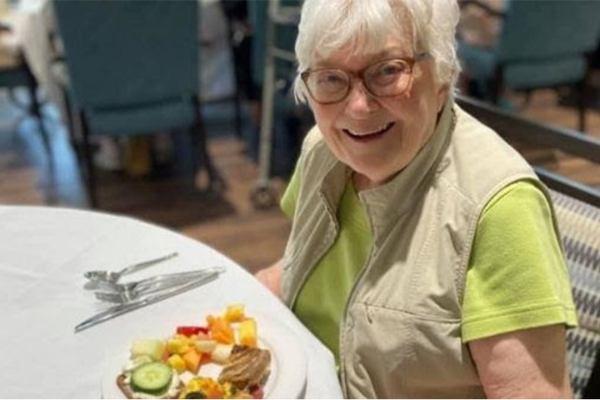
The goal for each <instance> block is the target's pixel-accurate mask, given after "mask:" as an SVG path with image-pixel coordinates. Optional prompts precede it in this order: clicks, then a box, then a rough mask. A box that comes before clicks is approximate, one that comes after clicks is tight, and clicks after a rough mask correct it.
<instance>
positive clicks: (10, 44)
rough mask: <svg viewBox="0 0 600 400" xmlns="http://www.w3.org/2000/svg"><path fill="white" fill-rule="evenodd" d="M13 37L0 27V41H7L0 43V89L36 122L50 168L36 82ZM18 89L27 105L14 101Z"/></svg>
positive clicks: (10, 30)
mask: <svg viewBox="0 0 600 400" xmlns="http://www.w3.org/2000/svg"><path fill="white" fill-rule="evenodd" d="M13 36H14V31H13V30H12V28H11V27H8V26H2V25H0V39H7V40H1V41H0V88H3V89H8V91H9V92H8V93H9V95H10V97H11V99H12V100H13V102H14V103H15V104H16V105H17V106H19V107H21V108H24V109H25V110H26V111H27V113H28V114H29V115H31V116H32V117H33V118H34V119H35V120H36V121H37V123H38V127H39V133H40V137H41V139H42V143H43V146H44V151H45V153H46V156H47V158H48V164H49V165H50V167H51V168H52V166H53V158H52V147H51V145H50V138H49V136H48V132H47V131H46V128H45V127H44V121H43V115H42V111H41V104H40V101H39V99H38V96H37V89H38V85H37V81H36V79H35V77H34V76H33V74H32V72H31V69H30V68H29V64H28V63H27V60H26V59H25V57H24V55H23V53H22V52H21V51H20V49H19V48H18V47H17V45H16V42H15V41H13V40H12V37H13ZM18 88H24V89H26V90H27V93H28V95H29V104H21V103H20V102H19V101H18V100H17V99H16V96H15V90H16V89H18Z"/></svg>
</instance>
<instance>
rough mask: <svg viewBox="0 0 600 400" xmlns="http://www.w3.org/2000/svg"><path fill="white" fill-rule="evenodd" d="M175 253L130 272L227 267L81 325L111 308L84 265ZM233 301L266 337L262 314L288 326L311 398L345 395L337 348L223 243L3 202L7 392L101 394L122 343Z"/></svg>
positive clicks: (0, 241)
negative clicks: (92, 286) (222, 248)
mask: <svg viewBox="0 0 600 400" xmlns="http://www.w3.org/2000/svg"><path fill="white" fill-rule="evenodd" d="M240 240H242V239H240ZM257 251H260V249H259V248H257ZM173 252H177V253H178V256H177V257H175V258H173V259H171V260H168V261H165V262H162V263H160V264H157V265H154V266H152V267H150V268H146V269H144V270H142V271H138V272H135V273H133V274H130V275H128V276H126V277H123V278H122V279H123V280H124V281H126V280H128V279H130V280H134V279H135V280H138V279H143V278H146V277H150V276H154V275H157V274H164V273H171V272H184V271H192V270H198V269H202V268H210V267H214V266H222V267H224V272H223V273H221V274H220V276H219V278H218V279H216V280H214V281H211V282H210V283H207V284H205V285H203V286H200V287H196V288H194V289H192V290H189V291H186V292H184V293H181V294H178V295H176V296H173V297H170V298H168V299H165V300H162V301H160V302H157V303H154V304H151V305H148V306H146V307H143V308H140V309H137V310H135V311H132V312H129V313H126V314H123V315H120V316H118V317H116V318H114V319H110V320H108V321H106V322H103V323H101V324H98V325H95V326H92V327H90V328H88V329H86V330H83V331H80V332H78V333H76V332H75V329H74V328H75V326H76V325H78V324H79V323H81V322H82V321H84V320H86V319H87V318H89V317H90V316H92V315H94V314H96V313H98V312H101V311H102V310H104V309H106V308H108V307H110V305H108V304H106V303H103V302H101V301H99V300H98V299H96V297H95V296H94V293H93V292H92V291H90V290H88V289H86V278H85V277H84V273H85V272H86V271H89V270H113V271H117V270H120V269H122V268H124V267H126V266H128V265H131V264H135V263H137V262H140V261H144V260H150V259H153V258H157V257H160V256H163V255H165V254H169V253H173ZM126 278H127V279H126ZM88 285H89V284H88ZM230 304H244V305H245V309H246V312H247V313H248V315H256V316H257V322H258V325H259V337H260V327H261V318H263V319H269V320H271V322H275V323H276V324H277V325H279V326H280V327H284V328H285V329H284V330H282V331H281V332H287V334H289V337H287V338H286V339H285V340H287V343H289V346H295V350H296V352H295V353H294V352H292V354H299V353H298V351H300V352H301V353H302V354H304V356H305V360H304V362H305V368H304V370H303V373H305V374H306V384H305V388H304V391H303V393H302V395H303V396H304V397H305V398H341V397H342V391H341V389H340V385H339V381H338V377H337V372H336V368H335V361H334V358H333V356H332V354H331V352H330V351H329V350H328V349H327V348H326V347H325V346H324V345H323V344H322V343H321V342H320V341H319V340H318V339H316V338H315V336H313V335H312V333H310V332H309V331H308V330H307V329H306V328H305V327H304V326H303V325H302V323H301V322H300V321H299V320H298V319H297V318H296V317H295V316H294V314H293V313H292V312H291V311H290V310H289V309H288V308H287V307H286V306H285V305H284V304H283V303H282V302H281V301H280V300H279V299H278V298H277V297H275V296H274V295H273V294H272V293H271V292H270V291H268V290H267V289H266V288H265V287H264V286H262V284H261V283H260V282H258V281H257V280H256V279H255V278H254V277H253V276H252V275H251V274H250V273H248V272H247V271H246V270H245V269H244V268H242V267H241V266H239V265H237V264H236V263H235V262H233V261H232V260H230V259H229V258H227V257H226V256H225V255H223V254H221V253H219V252H218V251H216V250H214V249H212V248H210V247H209V246H207V245H205V244H203V243H200V242H198V241H196V240H193V239H191V238H188V237H185V236H183V235H181V234H178V233H176V232H174V231H171V230H168V229H165V228H162V227H159V226H156V225H152V224H149V223H146V222H143V221H140V220H136V219H133V218H129V217H123V216H116V215H111V214H107V213H100V212H91V211H81V210H72V209H62V208H50V207H26V206H0V305H1V307H0V321H1V322H0V324H1V326H2V327H1V328H0V349H1V350H0V397H2V398H99V397H101V396H102V395H103V393H102V390H101V385H102V380H103V376H104V375H105V374H106V371H107V370H108V369H109V367H110V366H111V364H112V363H114V360H115V358H116V357H118V356H120V354H119V353H120V352H121V351H122V349H123V345H124V343H131V341H132V340H134V339H137V338H148V337H152V335H154V334H155V332H157V327H159V326H162V327H173V329H174V327H175V326H177V325H182V324H183V325H193V324H194V323H197V324H201V323H203V322H204V321H205V317H206V313H207V312H214V313H218V312H222V311H223V310H224V309H225V308H226V306H227V305H230ZM276 356H277V357H285V354H278V355H276ZM288 362H294V360H288Z"/></svg>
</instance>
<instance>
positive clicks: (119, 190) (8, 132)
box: [0, 91, 600, 271]
mask: <svg viewBox="0 0 600 400" xmlns="http://www.w3.org/2000/svg"><path fill="white" fill-rule="evenodd" d="M556 104H557V99H556V96H555V94H554V93H553V92H541V93H538V94H534V96H533V98H532V100H531V104H530V105H529V106H528V107H527V108H526V109H525V110H524V111H523V114H524V115H526V116H529V117H531V118H534V119H537V120H542V121H545V122H549V123H553V124H556V125H559V126H564V127H568V128H575V127H576V123H577V118H576V113H575V112H574V111H573V110H570V109H567V108H561V107H557V106H556ZM45 113H46V118H45V126H46V128H47V130H48V132H49V134H50V138H51V144H52V150H53V153H54V160H55V168H56V173H55V174H54V179H53V182H52V180H51V179H49V178H48V176H49V173H48V168H47V165H48V164H47V158H46V157H45V153H44V151H43V147H42V145H41V141H40V138H39V130H38V126H37V124H36V121H35V120H33V119H31V118H24V117H23V112H22V111H21V110H20V109H18V108H16V107H15V106H13V105H12V104H11V103H10V102H8V99H7V95H6V93H5V92H1V91H0V204H20V205H48V203H49V202H50V203H52V204H51V206H59V207H75V208H86V200H85V195H84V191H83V187H82V184H81V180H80V177H79V173H78V169H77V164H76V161H75V159H74V156H73V154H72V151H71V148H70V146H69V144H68V140H67V134H66V131H65V129H64V127H63V126H62V124H61V123H60V122H59V118H58V116H57V115H56V112H55V111H54V110H53V109H51V108H46V109H45ZM588 124H589V129H588V134H590V135H593V136H595V137H598V138H599V139H600V114H599V113H598V112H597V111H592V112H589V113H588ZM209 129H212V128H211V127H210V126H209ZM217 130H218V131H219V132H218V134H216V135H215V134H213V135H212V137H211V138H210V152H211V153H212V154H213V157H214V160H215V163H216V165H217V168H218V169H219V170H220V171H221V173H222V174H223V176H224V178H225V180H226V181H227V184H228V190H227V191H226V192H225V193H224V194H223V195H221V196H215V195H208V194H206V193H201V192H198V191H196V190H194V188H193V185H192V178H191V174H190V168H189V167H188V166H187V164H189V163H187V164H186V163H185V162H177V163H175V166H174V167H173V168H172V169H171V170H169V171H166V172H164V173H162V174H158V175H155V176H152V177H149V178H132V177H129V176H125V175H124V174H122V173H108V172H103V173H101V174H100V177H99V192H100V196H99V197H100V203H101V208H102V209H103V210H104V211H108V212H111V213H117V214H123V215H129V216H133V217H136V218H140V219H144V220H147V221H151V222H155V223H158V224H161V225H164V226H167V227H169V228H171V229H173V230H176V231H179V232H181V233H182V234H184V235H187V236H190V237H192V238H195V239H198V240H200V241H202V242H204V243H207V244H208V245H210V246H212V247H214V248H215V249H217V250H219V251H221V252H223V253H225V254H227V255H228V256H229V257H231V258H232V259H233V260H235V261H237V262H238V263H240V264H241V265H243V266H244V267H246V268H247V269H248V270H250V271H256V270H258V269H260V268H262V267H265V266H267V265H269V264H270V263H272V262H274V261H276V260H277V259H278V258H279V257H281V255H282V252H283V249H284V246H285V241H286V237H287V234H288V233H289V229H290V224H289V222H288V221H287V219H286V218H285V217H284V215H283V214H282V212H281V211H279V209H278V208H273V209H271V210H267V211H261V210H255V209H254V208H253V206H252V204H251V202H250V200H249V199H250V197H249V196H250V193H251V191H252V189H253V188H254V187H255V184H256V181H257V176H258V168H257V166H256V164H255V163H254V162H253V161H252V160H251V159H250V158H248V157H247V156H246V152H245V151H244V150H245V146H244V144H243V143H242V142H240V141H239V140H238V139H236V138H235V136H234V135H233V134H231V133H230V132H231V130H232V129H231V128H228V127H222V126H221V127H220V128H218V129H217ZM211 132H213V133H214V132H215V130H213V131H211ZM178 148H182V149H183V150H185V144H184V145H183V146H179V147H178ZM525 151H526V154H525V155H526V158H528V159H530V160H534V161H536V162H542V163H545V166H546V167H548V168H550V169H552V170H555V171H558V172H560V173H563V174H565V175H567V176H570V177H573V178H575V179H577V180H579V181H581V182H584V183H587V184H590V185H592V186H594V187H597V188H599V189H600V167H598V166H594V165H591V164H589V163H586V162H584V161H581V160H577V159H573V158H570V157H567V156H565V155H563V154H560V153H558V152H552V153H550V154H549V153H548V152H547V151H545V152H539V151H537V150H536V149H531V148H529V149H526V150H525ZM176 156H177V158H178V159H180V160H182V159H185V158H186V157H187V156H188V155H187V153H185V151H183V152H181V151H180V152H179V153H178V152H176ZM284 186H285V182H284V181H283V180H282V179H275V180H274V181H273V188H274V190H275V192H276V193H277V194H278V195H279V194H281V193H282V191H283V188H284ZM48 193H51V195H50V198H48V197H49V196H48Z"/></svg>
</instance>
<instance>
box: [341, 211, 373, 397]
mask: <svg viewBox="0 0 600 400" xmlns="http://www.w3.org/2000/svg"><path fill="white" fill-rule="evenodd" d="M367 215H368V216H369V225H370V228H371V232H373V244H372V245H371V250H370V251H369V256H368V257H367V261H366V262H365V267H364V268H361V271H360V272H359V274H358V277H357V278H356V280H355V281H354V284H353V285H352V289H351V290H350V295H349V296H348V301H346V305H345V306H344V312H343V314H342V322H341V324H340V336H339V338H338V342H339V346H338V351H339V352H340V381H341V383H342V392H343V394H344V397H345V398H349V396H348V386H347V385H346V368H345V358H346V357H345V355H344V354H345V352H344V351H343V350H342V347H345V346H344V340H343V338H344V336H345V334H344V331H345V327H346V317H347V316H348V307H349V306H350V304H352V303H353V302H354V297H356V288H357V287H358V286H359V285H360V282H361V281H362V278H363V276H364V275H365V274H366V273H367V271H368V269H369V267H370V266H371V265H372V263H371V260H372V259H373V258H374V256H373V254H374V253H375V250H374V249H375V230H374V229H373V223H372V221H371V216H370V214H369V213H368V212H367ZM353 325H354V322H353Z"/></svg>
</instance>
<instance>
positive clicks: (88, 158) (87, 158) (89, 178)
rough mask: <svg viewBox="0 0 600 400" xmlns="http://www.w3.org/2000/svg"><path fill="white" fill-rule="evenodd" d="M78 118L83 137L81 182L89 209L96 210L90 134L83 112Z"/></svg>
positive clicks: (94, 175) (94, 176) (96, 201)
mask: <svg viewBox="0 0 600 400" xmlns="http://www.w3.org/2000/svg"><path fill="white" fill-rule="evenodd" d="M79 118H80V120H81V127H82V136H83V149H82V150H83V152H82V153H83V154H82V156H83V168H82V175H83V180H84V184H85V187H86V191H87V195H88V201H89V205H90V208H98V198H97V195H96V173H95V171H94V163H93V160H92V150H91V146H90V134H89V130H88V125H87V119H86V117H85V115H84V113H83V112H80V113H79Z"/></svg>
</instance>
